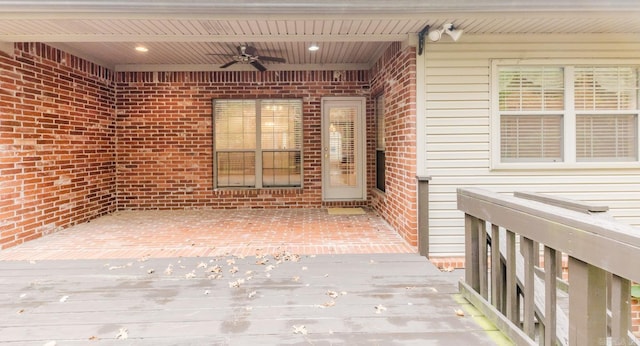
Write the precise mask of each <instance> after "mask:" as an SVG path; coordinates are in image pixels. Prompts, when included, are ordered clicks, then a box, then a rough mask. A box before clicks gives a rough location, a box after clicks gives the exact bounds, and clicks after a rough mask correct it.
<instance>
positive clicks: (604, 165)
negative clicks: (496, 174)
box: [491, 161, 640, 171]
mask: <svg viewBox="0 0 640 346" xmlns="http://www.w3.org/2000/svg"><path fill="white" fill-rule="evenodd" d="M610 169H634V170H635V169H640V162H637V161H636V162H571V163H567V162H522V163H499V164H494V165H493V166H492V167H491V171H524V170H545V171H553V170H558V171H562V170H567V171H569V170H610Z"/></svg>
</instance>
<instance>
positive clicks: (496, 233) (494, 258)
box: [491, 225, 504, 313]
mask: <svg viewBox="0 0 640 346" xmlns="http://www.w3.org/2000/svg"><path fill="white" fill-rule="evenodd" d="M501 262H502V261H501V259H500V227H498V226H497V225H491V304H493V306H494V307H495V308H496V309H498V311H500V312H502V313H504V307H503V306H502V298H501V296H502V284H503V283H502V276H503V275H502V263H501Z"/></svg>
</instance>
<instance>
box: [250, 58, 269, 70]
mask: <svg viewBox="0 0 640 346" xmlns="http://www.w3.org/2000/svg"><path fill="white" fill-rule="evenodd" d="M251 65H252V66H253V67H255V68H256V69H257V70H258V71H260V72H264V71H266V70H267V68H266V67H264V65H262V64H261V63H260V62H258V61H257V60H253V61H252V62H251Z"/></svg>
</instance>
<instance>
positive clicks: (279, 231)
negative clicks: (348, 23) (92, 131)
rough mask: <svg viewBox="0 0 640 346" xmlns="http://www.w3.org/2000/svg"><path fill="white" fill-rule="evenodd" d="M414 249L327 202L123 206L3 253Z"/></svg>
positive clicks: (67, 255)
mask: <svg viewBox="0 0 640 346" xmlns="http://www.w3.org/2000/svg"><path fill="white" fill-rule="evenodd" d="M282 251H289V252H292V253H297V254H301V255H302V254H334V253H335V254H357V253H415V252H417V250H416V248H415V247H412V246H410V245H409V244H407V243H406V242H405V241H404V240H403V239H401V238H400V236H399V235H398V234H397V233H396V232H395V231H394V230H393V229H392V228H391V227H390V226H389V225H388V224H387V223H386V222H385V221H384V220H383V219H382V218H381V217H379V216H378V215H377V214H375V213H374V212H371V211H368V212H367V213H366V214H365V215H329V214H328V213H327V210H326V209H289V210H183V211H121V212H116V213H114V214H111V215H108V216H104V217H100V218H98V219H95V220H93V221H91V222H88V223H84V224H81V225H77V226H74V227H70V228H68V229H66V230H63V231H60V232H57V233H54V234H50V235H47V236H45V237H43V238H40V239H37V240H34V241H31V242H27V243H25V244H22V245H19V246H16V247H13V248H9V249H6V250H3V251H0V260H45V259H98V258H141V257H153V258H161V257H195V256H219V255H234V256H250V255H255V254H256V253H265V254H272V253H277V252H282Z"/></svg>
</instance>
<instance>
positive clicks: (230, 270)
mask: <svg viewBox="0 0 640 346" xmlns="http://www.w3.org/2000/svg"><path fill="white" fill-rule="evenodd" d="M237 272H238V267H236V266H234V267H233V268H231V269H229V273H231V274H235V273H237Z"/></svg>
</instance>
